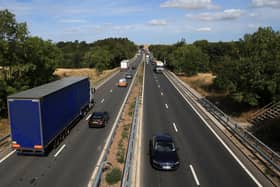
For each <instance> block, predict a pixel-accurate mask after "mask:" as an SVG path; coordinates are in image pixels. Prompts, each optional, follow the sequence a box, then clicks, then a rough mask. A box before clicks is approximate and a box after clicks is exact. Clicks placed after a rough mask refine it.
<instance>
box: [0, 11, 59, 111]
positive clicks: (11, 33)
mask: <svg viewBox="0 0 280 187" xmlns="http://www.w3.org/2000/svg"><path fill="white" fill-rule="evenodd" d="M60 59H61V52H60V50H59V49H58V48H57V47H56V46H55V45H54V44H52V43H51V42H50V41H44V40H42V39H40V38H38V37H31V36H29V35H28V30H27V26H26V23H17V21H16V19H15V15H14V14H12V13H10V12H9V11H8V10H3V11H0V106H1V111H0V114H1V115H6V113H7V105H6V97H7V95H9V94H12V93H14V92H16V91H20V90H24V89H28V88H31V87H34V86H37V85H40V84H43V83H46V82H48V81H50V80H53V79H54V77H53V76H52V73H53V72H54V69H55V68H56V64H58V62H59V61H60Z"/></svg>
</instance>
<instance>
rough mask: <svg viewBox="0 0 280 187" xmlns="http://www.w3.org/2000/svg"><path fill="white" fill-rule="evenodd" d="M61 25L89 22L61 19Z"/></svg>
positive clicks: (85, 21)
mask: <svg viewBox="0 0 280 187" xmlns="http://www.w3.org/2000/svg"><path fill="white" fill-rule="evenodd" d="M59 22H60V23H87V20H84V19H61V20H59Z"/></svg>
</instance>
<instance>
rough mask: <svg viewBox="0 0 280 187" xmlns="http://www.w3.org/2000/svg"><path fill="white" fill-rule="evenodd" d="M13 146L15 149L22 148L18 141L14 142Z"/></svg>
mask: <svg viewBox="0 0 280 187" xmlns="http://www.w3.org/2000/svg"><path fill="white" fill-rule="evenodd" d="M12 148H13V149H18V148H20V145H19V144H17V143H12Z"/></svg>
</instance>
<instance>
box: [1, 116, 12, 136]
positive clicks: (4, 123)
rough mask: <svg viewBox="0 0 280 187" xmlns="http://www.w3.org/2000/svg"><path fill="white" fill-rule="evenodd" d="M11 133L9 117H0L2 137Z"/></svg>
mask: <svg viewBox="0 0 280 187" xmlns="http://www.w3.org/2000/svg"><path fill="white" fill-rule="evenodd" d="M7 134H10V126H9V121H8V119H0V138H1V137H3V136H5V135H7Z"/></svg>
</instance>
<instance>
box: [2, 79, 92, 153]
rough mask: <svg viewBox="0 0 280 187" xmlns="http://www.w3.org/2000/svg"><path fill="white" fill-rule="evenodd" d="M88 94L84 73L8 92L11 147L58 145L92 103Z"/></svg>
mask: <svg viewBox="0 0 280 187" xmlns="http://www.w3.org/2000/svg"><path fill="white" fill-rule="evenodd" d="M92 94H93V93H92V89H91V88H90V81H89V78H88V77H67V78H64V79H61V80H57V81H54V82H51V83H48V84H44V85H42V86H39V87H35V88H32V89H29V90H25V91H23V92H20V93H16V94H13V95H10V96H8V99H7V102H8V115H9V121H10V128H11V139H12V148H13V149H15V150H17V152H21V153H31V154H32V153H34V154H45V153H46V151H47V150H48V148H49V147H52V146H58V145H59V143H60V141H61V140H62V139H63V138H64V137H65V136H66V135H67V134H68V133H69V132H70V130H71V128H72V127H73V126H74V124H75V123H76V122H77V120H78V119H79V117H81V116H83V114H85V113H86V112H87V111H88V110H89V109H90V108H91V107H92V106H93V96H92ZM51 145H52V146H51Z"/></svg>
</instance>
